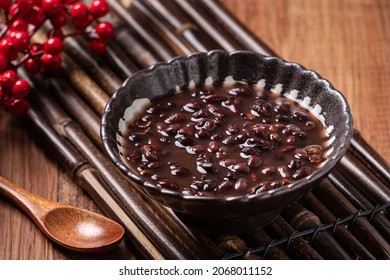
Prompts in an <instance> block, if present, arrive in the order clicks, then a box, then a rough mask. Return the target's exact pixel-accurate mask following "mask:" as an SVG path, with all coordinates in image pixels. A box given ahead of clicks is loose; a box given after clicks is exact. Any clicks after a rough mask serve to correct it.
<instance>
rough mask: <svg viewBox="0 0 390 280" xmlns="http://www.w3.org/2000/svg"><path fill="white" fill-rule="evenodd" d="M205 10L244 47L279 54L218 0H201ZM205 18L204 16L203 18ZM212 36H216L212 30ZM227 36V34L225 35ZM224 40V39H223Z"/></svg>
mask: <svg viewBox="0 0 390 280" xmlns="http://www.w3.org/2000/svg"><path fill="white" fill-rule="evenodd" d="M200 3H201V6H203V10H204V11H207V12H208V13H209V15H210V16H209V18H212V19H215V21H216V22H217V23H218V24H219V25H220V26H223V27H224V30H225V32H226V33H228V34H229V35H230V37H232V38H234V39H235V41H236V42H239V44H240V45H241V47H242V48H243V49H248V50H252V51H255V52H258V53H262V54H265V55H272V56H277V55H276V54H275V52H274V51H273V50H271V49H270V48H269V47H268V46H267V45H266V44H265V43H264V42H262V41H261V40H260V39H259V38H257V37H256V36H255V35H253V33H252V32H250V31H249V30H248V29H247V28H246V27H245V26H244V25H242V24H241V23H240V22H239V21H238V20H237V19H236V18H235V17H234V16H233V15H232V14H231V13H230V12H229V11H227V10H226V9H225V8H224V7H223V5H221V4H220V3H219V2H218V1H216V0H200ZM203 20H204V18H203ZM210 33H211V34H210V36H211V37H213V36H216V35H214V34H212V32H210ZM225 37H227V36H225ZM221 40H222V39H221Z"/></svg>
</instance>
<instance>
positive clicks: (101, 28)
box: [96, 22, 115, 39]
mask: <svg viewBox="0 0 390 280" xmlns="http://www.w3.org/2000/svg"><path fill="white" fill-rule="evenodd" d="M114 32H115V30H114V26H112V24H111V23H109V22H101V23H99V24H98V25H97V26H96V33H97V34H99V36H100V37H101V38H104V39H110V38H111V37H112V36H114Z"/></svg>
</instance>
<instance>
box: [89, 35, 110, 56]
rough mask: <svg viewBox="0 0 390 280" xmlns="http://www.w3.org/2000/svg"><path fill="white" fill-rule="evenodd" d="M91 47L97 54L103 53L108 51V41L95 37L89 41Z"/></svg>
mask: <svg viewBox="0 0 390 280" xmlns="http://www.w3.org/2000/svg"><path fill="white" fill-rule="evenodd" d="M89 48H90V50H91V51H92V52H94V53H96V54H103V53H105V51H106V48H107V43H106V41H105V40H104V39H102V38H93V39H91V41H90V42H89Z"/></svg>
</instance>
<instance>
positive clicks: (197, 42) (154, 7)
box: [136, 0, 217, 52]
mask: <svg viewBox="0 0 390 280" xmlns="http://www.w3.org/2000/svg"><path fill="white" fill-rule="evenodd" d="M136 2H138V3H140V4H141V5H144V6H145V7H147V8H148V9H150V10H151V11H152V12H153V13H154V14H155V15H156V16H158V17H160V18H161V19H162V20H163V21H164V23H165V24H167V25H168V26H170V28H171V29H172V30H174V31H175V33H176V36H177V37H179V38H180V39H181V40H183V41H184V42H187V44H189V45H191V46H192V47H193V49H194V50H195V51H200V52H207V51H208V50H211V49H216V48H217V44H216V43H215V42H211V40H210V39H209V38H207V39H206V38H204V36H200V34H199V33H200V32H199V29H198V28H197V26H196V25H195V24H194V23H193V22H190V21H189V20H188V18H183V17H181V18H180V15H181V14H183V13H182V11H181V10H178V9H177V7H175V5H172V4H173V3H171V2H165V3H162V2H161V1H155V0H147V1H136ZM202 37H203V38H202ZM202 39H203V40H202Z"/></svg>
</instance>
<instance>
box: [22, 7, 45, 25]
mask: <svg viewBox="0 0 390 280" xmlns="http://www.w3.org/2000/svg"><path fill="white" fill-rule="evenodd" d="M23 18H24V19H25V20H26V21H27V22H28V23H31V24H33V25H35V26H41V25H42V24H43V23H44V21H45V20H46V15H45V12H44V11H43V9H42V8H41V7H39V6H33V7H32V8H30V9H28V12H27V13H26V14H25V15H24V17H23Z"/></svg>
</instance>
